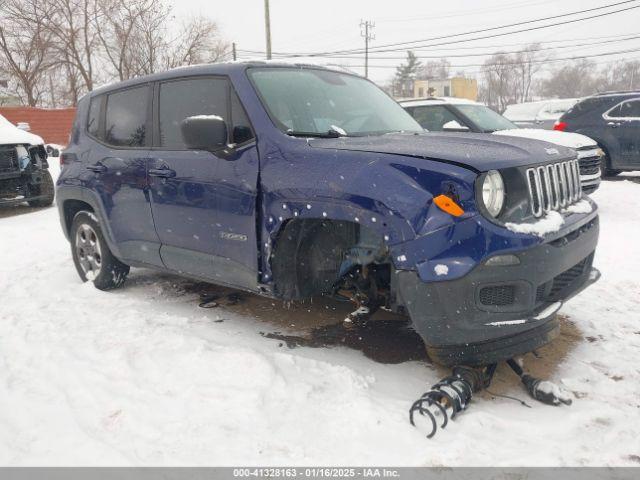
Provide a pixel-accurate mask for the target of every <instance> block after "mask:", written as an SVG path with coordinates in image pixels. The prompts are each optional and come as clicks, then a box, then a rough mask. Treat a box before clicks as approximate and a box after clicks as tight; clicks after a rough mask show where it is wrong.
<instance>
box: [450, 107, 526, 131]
mask: <svg viewBox="0 0 640 480" xmlns="http://www.w3.org/2000/svg"><path fill="white" fill-rule="evenodd" d="M456 108H457V109H458V110H459V111H460V112H461V113H462V114H463V115H465V116H466V117H467V118H468V119H469V120H471V121H472V122H473V123H474V124H475V125H476V128H478V129H480V130H482V131H483V132H487V133H490V132H495V131H496V130H511V129H512V128H518V127H517V125H515V124H513V123H511V122H510V121H509V120H507V119H506V118H504V117H503V116H502V115H500V114H499V113H496V112H494V111H493V110H491V109H490V108H489V107H485V106H484V105H456Z"/></svg>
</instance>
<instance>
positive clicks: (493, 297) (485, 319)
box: [395, 212, 600, 365]
mask: <svg viewBox="0 0 640 480" xmlns="http://www.w3.org/2000/svg"><path fill="white" fill-rule="evenodd" d="M580 223H581V224H580V225H579V226H576V227H575V228H573V229H571V230H570V231H569V233H566V232H565V233H564V234H563V235H562V236H555V237H553V238H552V239H549V240H547V241H545V242H544V243H539V244H537V245H536V246H532V247H529V248H525V249H521V250H516V251H514V250H511V251H509V252H508V253H509V255H512V256H513V257H517V262H515V261H514V262H512V263H513V264H509V265H491V264H487V260H489V258H491V257H489V258H488V259H485V261H483V262H481V263H479V264H477V265H476V266H475V267H474V268H472V269H471V270H470V271H469V272H468V273H466V274H465V275H462V276H459V277H457V278H455V279H451V280H442V281H427V282H425V281H424V278H423V277H424V273H423V274H422V275H421V272H420V270H419V269H418V270H417V271H411V270H401V271H398V272H397V274H396V275H395V277H396V278H395V282H396V285H395V291H396V296H397V298H396V301H397V304H398V306H400V307H401V309H404V310H405V311H406V312H407V313H408V314H409V316H410V317H411V319H412V321H413V324H414V328H415V329H416V331H417V332H418V333H419V334H420V335H421V336H422V338H423V339H424V341H425V343H426V344H427V350H428V351H429V353H430V356H431V357H432V359H433V360H435V361H437V362H438V363H441V364H445V365H459V364H464V365H486V364H490V363H493V362H496V361H499V360H503V359H507V358H511V357H513V356H514V355H518V354H523V353H526V352H529V351H531V350H533V349H535V348H537V347H540V346H541V345H544V344H545V343H548V342H549V341H551V340H552V339H553V338H554V337H555V336H556V335H557V333H558V320H557V319H556V313H557V312H558V310H559V309H560V307H561V306H562V304H563V303H564V302H565V301H567V300H568V299H569V298H571V297H572V296H574V295H576V294H577V293H579V292H580V291H582V290H584V289H585V288H586V287H587V286H589V285H590V284H592V283H594V282H595V281H597V280H598V278H599V277H600V274H599V272H598V271H597V270H596V269H594V268H593V267H592V263H593V256H594V251H595V248H596V244H597V241H598V233H599V226H598V217H597V215H596V214H595V212H594V214H593V215H589V216H588V217H587V218H585V221H584V222H580ZM490 263H491V262H490ZM427 265H428V266H429V268H430V269H433V267H432V265H431V263H429V264H427Z"/></svg>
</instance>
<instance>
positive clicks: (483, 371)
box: [409, 363, 497, 438]
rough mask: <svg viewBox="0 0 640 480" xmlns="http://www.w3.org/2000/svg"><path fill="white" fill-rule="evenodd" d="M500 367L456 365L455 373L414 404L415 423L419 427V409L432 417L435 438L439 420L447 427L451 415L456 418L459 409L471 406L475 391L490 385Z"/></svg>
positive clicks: (412, 409) (410, 418) (422, 413)
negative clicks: (416, 418)
mask: <svg viewBox="0 0 640 480" xmlns="http://www.w3.org/2000/svg"><path fill="white" fill-rule="evenodd" d="M496 367H497V364H495V363H493V364H491V365H488V366H487V367H484V368H471V367H465V366H459V367H454V369H453V374H452V375H451V376H449V377H446V378H444V379H442V380H440V381H439V382H438V383H436V384H435V385H434V386H433V387H431V390H429V391H428V392H426V393H425V394H423V395H422V396H421V397H420V398H419V399H418V400H416V401H415V402H414V403H413V405H411V408H410V409H409V421H410V422H411V425H414V426H415V423H414V414H415V413H416V412H418V413H420V415H422V416H426V417H428V418H429V419H430V420H431V432H430V433H429V434H428V435H427V438H431V437H433V436H434V435H435V434H436V431H437V430H438V423H440V428H444V427H446V426H447V423H448V421H449V418H452V419H453V418H454V417H455V416H456V415H457V414H458V412H460V411H462V410H465V409H466V408H467V406H468V405H469V402H470V401H471V397H472V396H473V394H474V393H475V392H478V391H480V390H482V389H483V388H487V387H488V386H489V384H490V383H491V379H492V378H493V374H494V373H495V371H496ZM438 419H440V422H438Z"/></svg>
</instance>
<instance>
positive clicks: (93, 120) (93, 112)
mask: <svg viewBox="0 0 640 480" xmlns="http://www.w3.org/2000/svg"><path fill="white" fill-rule="evenodd" d="M101 106H102V96H98V97H93V98H92V99H91V103H90V104H89V116H88V117H87V132H89V135H93V136H94V137H98V133H99V131H98V127H99V123H100V107H101Z"/></svg>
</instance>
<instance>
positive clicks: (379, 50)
mask: <svg viewBox="0 0 640 480" xmlns="http://www.w3.org/2000/svg"><path fill="white" fill-rule="evenodd" d="M637 1H638V0H626V1H623V2H617V3H612V4H609V5H605V6H602V7H595V8H590V9H586V10H578V11H574V12H570V13H565V14H561V15H553V16H550V17H544V18H538V19H533V20H527V21H524V22H517V23H512V24H507V25H501V26H497V27H490V28H484V29H480V30H473V31H469V32H462V33H456V34H452V35H443V36H438V37H431V38H426V39H422V40H412V41H409V42H398V43H391V44H386V45H380V46H378V47H375V48H373V49H371V50H372V52H373V51H375V53H383V52H397V51H403V50H407V49H408V48H407V47H406V45H410V44H417V43H421V42H431V41H434V40H441V39H450V38H453V37H461V36H466V35H473V34H476V33H484V32H489V31H495V30H502V29H504V28H511V27H515V26H521V25H526V24H531V23H537V22H542V21H546V20H553V19H557V18H562V17H567V16H572V15H579V14H583V13H589V12H593V11H596V10H602V9H606V8H612V7H616V6H619V5H623V4H629V3H637ZM636 8H640V5H634V6H630V7H626V8H622V9H618V10H614V11H611V12H604V13H600V14H597V15H591V16H587V17H583V18H576V19H570V20H565V21H562V22H556V23H551V24H547V25H539V26H535V27H529V28H525V29H520V30H514V31H511V32H501V33H495V34H491V35H484V36H479V37H474V38H466V39H459V40H448V41H445V42H440V43H435V44H423V45H419V46H416V47H414V48H431V47H437V46H442V45H451V44H456V43H465V42H471V41H476V40H484V39H487V38H496V37H502V36H506V35H514V34H516V33H523V32H530V31H534V30H541V29H544V28H550V27H556V26H560V25H567V24H571V23H576V22H582V21H585V20H592V19H594V18H601V17H605V16H609V15H614V14H616V13H621V12H625V11H629V10H633V9H636ZM398 46H403V47H402V48H386V47H398ZM277 53H278V54H279V55H280V56H282V57H299V56H307V57H317V56H320V57H325V56H332V55H339V54H348V53H353V54H355V53H364V52H363V51H362V49H350V50H335V51H328V52H315V53H313V52H308V53H301V52H298V53H287V52H277Z"/></svg>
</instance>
